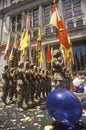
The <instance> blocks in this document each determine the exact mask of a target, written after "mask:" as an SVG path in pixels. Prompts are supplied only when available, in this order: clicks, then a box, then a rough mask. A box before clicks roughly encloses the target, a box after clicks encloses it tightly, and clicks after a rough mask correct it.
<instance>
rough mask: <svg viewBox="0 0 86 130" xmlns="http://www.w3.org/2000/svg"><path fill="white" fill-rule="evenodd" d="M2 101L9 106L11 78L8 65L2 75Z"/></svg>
mask: <svg viewBox="0 0 86 130" xmlns="http://www.w3.org/2000/svg"><path fill="white" fill-rule="evenodd" d="M1 85H2V90H3V95H2V101H3V102H4V103H5V104H7V97H8V91H9V78H8V65H6V66H5V67H4V72H3V73H2V81H1Z"/></svg>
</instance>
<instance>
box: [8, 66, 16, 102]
mask: <svg viewBox="0 0 86 130" xmlns="http://www.w3.org/2000/svg"><path fill="white" fill-rule="evenodd" d="M14 95H15V98H16V96H17V95H16V77H15V68H10V71H9V98H10V103H11V102H13V100H14V99H13V97H14Z"/></svg>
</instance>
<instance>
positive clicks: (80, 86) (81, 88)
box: [77, 84, 84, 93]
mask: <svg viewBox="0 0 86 130" xmlns="http://www.w3.org/2000/svg"><path fill="white" fill-rule="evenodd" d="M77 92H78V93H84V86H83V84H80V85H79V86H78V87H77Z"/></svg>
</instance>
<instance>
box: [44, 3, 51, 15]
mask: <svg viewBox="0 0 86 130" xmlns="http://www.w3.org/2000/svg"><path fill="white" fill-rule="evenodd" d="M44 13H45V14H49V13H50V6H49V5H48V6H45V7H44Z"/></svg>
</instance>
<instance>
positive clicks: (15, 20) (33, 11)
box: [0, 0, 86, 71]
mask: <svg viewBox="0 0 86 130" xmlns="http://www.w3.org/2000/svg"><path fill="white" fill-rule="evenodd" d="M56 2H57V9H58V12H59V14H60V15H61V16H63V18H64V21H65V25H66V27H67V29H68V32H69V35H70V39H71V41H72V45H73V46H72V49H73V57H74V65H73V71H82V70H85V69H86V9H85V8H86V6H85V5H86V0H57V1H56ZM52 7H53V0H0V44H2V46H3V49H2V51H1V52H0V70H1V69H2V67H3V65H4V64H5V63H6V62H7V61H4V59H3V53H4V50H5V46H6V44H7V38H8V30H9V28H11V29H12V32H13V35H15V34H19V35H21V33H22V29H23V28H24V27H25V20H26V14H27V12H28V13H29V15H30V35H31V46H30V47H29V50H30V51H29V52H30V56H31V50H32V49H33V48H34V47H35V46H36V40H37V28H38V26H39V25H40V26H41V32H42V41H41V44H42V51H43V54H44V59H43V64H42V66H43V67H44V68H47V67H48V64H47V61H46V53H47V45H48V44H50V47H51V48H53V49H56V48H58V46H59V40H58V39H56V30H55V27H53V26H51V25H50V24H49V21H50V16H51V10H52Z"/></svg>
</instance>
